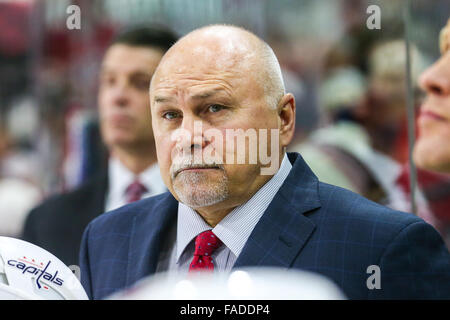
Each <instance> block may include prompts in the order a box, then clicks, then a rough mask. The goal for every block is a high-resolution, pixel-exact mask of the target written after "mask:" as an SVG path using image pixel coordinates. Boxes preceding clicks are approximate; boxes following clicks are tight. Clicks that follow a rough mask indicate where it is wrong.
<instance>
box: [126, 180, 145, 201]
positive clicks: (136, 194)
mask: <svg viewBox="0 0 450 320" xmlns="http://www.w3.org/2000/svg"><path fill="white" fill-rule="evenodd" d="M146 191H147V188H146V187H145V186H144V185H143V184H142V183H140V182H139V181H138V180H135V181H134V182H133V183H132V184H130V185H129V186H128V188H127V190H126V191H125V193H126V198H127V203H131V202H134V201H138V200H140V199H141V197H142V195H143V194H144V193H145V192H146Z"/></svg>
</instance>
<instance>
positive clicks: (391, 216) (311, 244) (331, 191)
mask: <svg viewBox="0 0 450 320" xmlns="http://www.w3.org/2000/svg"><path fill="white" fill-rule="evenodd" d="M288 156H289V160H290V161H291V163H292V164H293V168H292V170H291V172H290V174H289V176H288V177H287V178H286V180H285V182H284V183H283V185H282V186H281V188H280V190H279V191H278V193H277V194H276V196H275V198H274V199H273V201H272V202H271V204H270V205H269V207H268V208H267V210H266V212H265V213H264V214H263V216H262V218H261V219H260V221H259V222H258V223H257V225H256V227H255V228H254V230H253V232H252V233H251V235H250V237H249V239H248V241H247V243H246V244H245V246H244V248H243V250H242V252H241V254H240V255H239V257H238V259H237V261H236V263H235V265H234V268H238V267H244V266H275V267H281V268H296V269H304V270H309V271H313V272H318V273H320V274H322V275H325V276H326V277H328V278H330V279H331V280H333V281H334V282H335V283H336V284H337V285H338V286H339V287H340V288H342V289H343V291H344V293H345V294H346V295H347V297H348V298H350V299H392V298H400V299H402V298H405V299H408V298H450V254H449V252H448V250H447V249H446V247H445V246H444V243H443V241H442V239H441V237H440V236H439V234H438V233H437V232H436V231H435V229H434V228H433V227H432V226H430V225H429V224H427V223H425V222H424V221H423V220H421V219H420V218H417V217H416V216H414V215H412V214H408V213H402V212H397V211H393V210H391V209H388V208H386V207H383V206H381V205H378V204H376V203H374V202H371V201H369V200H367V199H365V198H363V197H361V196H359V195H357V194H354V193H352V192H350V191H348V190H345V189H341V188H339V187H336V186H332V185H328V184H324V183H321V182H319V181H318V180H317V178H316V176H315V175H314V174H313V173H312V172H311V170H310V169H309V167H308V166H307V165H306V163H305V162H304V161H303V159H302V158H301V157H300V156H299V155H298V154H296V153H291V154H288ZM177 207H178V203H177V201H176V200H175V199H174V198H173V196H172V195H171V194H170V193H164V194H162V195H158V196H155V197H152V198H148V199H144V200H141V201H138V202H136V203H133V204H130V205H127V206H124V207H122V208H119V209H117V210H114V211H111V212H109V213H106V214H103V215H101V216H100V217H98V218H96V219H95V220H94V221H93V222H91V223H90V224H89V226H88V227H87V228H86V230H85V233H84V235H83V242H82V246H81V256H80V262H81V281H82V284H83V286H84V288H85V289H86V291H87V293H88V295H89V297H91V298H93V299H99V298H103V297H105V296H107V295H109V294H111V293H113V292H115V291H118V290H120V289H123V288H126V287H129V286H131V285H132V284H134V283H135V282H136V281H138V280H139V279H141V278H143V277H145V276H148V275H151V274H153V273H154V272H155V269H156V266H157V263H158V258H159V253H160V248H162V247H163V245H164V241H166V236H167V234H168V230H169V228H170V227H173V226H175V225H176V219H177ZM371 265H378V266H379V268H380V271H381V289H372V290H369V289H368V287H367V279H368V278H369V277H370V276H371V274H372V273H369V274H368V273H367V268H368V267H369V266H371ZM299 285H301V284H299Z"/></svg>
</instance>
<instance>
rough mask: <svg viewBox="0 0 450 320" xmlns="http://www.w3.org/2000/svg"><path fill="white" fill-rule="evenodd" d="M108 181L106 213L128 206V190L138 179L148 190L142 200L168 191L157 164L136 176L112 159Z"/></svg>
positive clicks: (110, 160)
mask: <svg viewBox="0 0 450 320" xmlns="http://www.w3.org/2000/svg"><path fill="white" fill-rule="evenodd" d="M108 179H109V181H108V191H107V194H106V201H105V211H110V210H114V209H116V208H119V207H121V206H123V205H125V204H127V200H126V199H127V197H126V190H127V188H128V186H129V185H130V184H131V183H133V182H134V181H135V180H136V179H137V180H139V182H141V183H142V185H144V186H145V187H146V188H147V192H145V193H144V194H143V195H142V198H146V197H150V196H154V195H157V194H159V193H163V192H166V191H167V188H166V185H165V184H164V182H163V180H162V178H161V173H160V171H159V167H158V165H157V164H154V165H152V166H150V167H148V168H147V169H146V170H145V171H143V172H141V173H140V174H139V175H138V176H136V175H135V174H134V173H133V172H131V171H130V170H128V169H127V168H126V167H125V166H124V165H123V164H122V163H121V162H120V161H119V159H117V158H115V157H110V158H109V162H108Z"/></svg>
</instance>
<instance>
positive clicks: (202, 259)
mask: <svg viewBox="0 0 450 320" xmlns="http://www.w3.org/2000/svg"><path fill="white" fill-rule="evenodd" d="M221 245H222V241H220V239H219V238H217V237H216V236H215V234H214V233H213V232H212V231H211V230H209V231H205V232H202V233H200V234H199V235H198V236H197V238H196V239H195V252H194V259H192V262H191V264H190V265H189V272H195V271H213V270H214V264H213V262H212V258H211V255H212V253H213V252H214V250H216V249H217V248H218V247H220V246H221Z"/></svg>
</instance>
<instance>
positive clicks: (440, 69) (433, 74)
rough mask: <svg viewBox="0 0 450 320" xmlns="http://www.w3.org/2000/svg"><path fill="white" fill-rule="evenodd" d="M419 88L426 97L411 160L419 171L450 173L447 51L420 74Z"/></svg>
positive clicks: (449, 56) (449, 55)
mask: <svg viewBox="0 0 450 320" xmlns="http://www.w3.org/2000/svg"><path fill="white" fill-rule="evenodd" d="M420 86H421V87H422V88H423V89H424V90H425V91H426V93H427V96H426V99H425V101H424V103H423V105H422V107H421V112H420V117H419V122H418V125H419V139H418V141H417V144H416V147H415V149H414V160H415V161H416V163H417V165H418V166H419V167H421V168H424V169H429V170H436V171H441V172H448V173H450V51H447V52H445V53H444V54H443V55H442V57H441V58H440V59H439V60H438V61H437V62H436V63H434V64H433V65H432V66H431V67H430V68H429V69H427V70H426V71H425V72H424V73H423V74H422V76H421V78H420Z"/></svg>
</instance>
